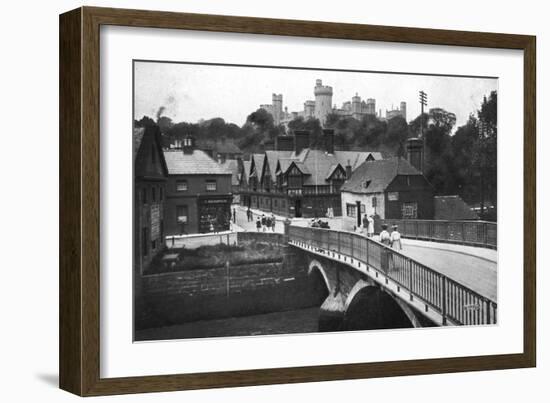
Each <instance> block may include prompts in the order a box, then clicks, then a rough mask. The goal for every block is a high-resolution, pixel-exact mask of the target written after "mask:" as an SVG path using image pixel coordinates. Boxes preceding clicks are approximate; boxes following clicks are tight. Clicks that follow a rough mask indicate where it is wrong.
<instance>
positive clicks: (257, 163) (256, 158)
mask: <svg viewBox="0 0 550 403" xmlns="http://www.w3.org/2000/svg"><path fill="white" fill-rule="evenodd" d="M250 160H251V161H252V162H254V168H255V169H256V175H257V176H258V177H260V175H261V174H262V169H263V168H264V154H252V156H251V159H250ZM250 169H252V164H250ZM249 176H250V175H249Z"/></svg>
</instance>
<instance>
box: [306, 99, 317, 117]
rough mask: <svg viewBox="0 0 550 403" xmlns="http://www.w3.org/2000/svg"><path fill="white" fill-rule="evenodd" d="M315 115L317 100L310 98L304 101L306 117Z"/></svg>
mask: <svg viewBox="0 0 550 403" xmlns="http://www.w3.org/2000/svg"><path fill="white" fill-rule="evenodd" d="M314 116H315V101H309V100H308V101H306V102H304V117H305V118H306V119H308V118H312V117H314Z"/></svg>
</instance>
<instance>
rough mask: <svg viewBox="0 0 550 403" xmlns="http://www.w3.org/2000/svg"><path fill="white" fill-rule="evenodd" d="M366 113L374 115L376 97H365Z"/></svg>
mask: <svg viewBox="0 0 550 403" xmlns="http://www.w3.org/2000/svg"><path fill="white" fill-rule="evenodd" d="M367 115H376V99H374V98H369V99H367Z"/></svg>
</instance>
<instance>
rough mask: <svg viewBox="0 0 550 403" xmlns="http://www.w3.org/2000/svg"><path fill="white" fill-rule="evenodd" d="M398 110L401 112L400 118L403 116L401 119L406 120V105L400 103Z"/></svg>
mask: <svg viewBox="0 0 550 403" xmlns="http://www.w3.org/2000/svg"><path fill="white" fill-rule="evenodd" d="M399 110H400V112H401V116H403V119H405V120H407V103H406V102H401V103H400V104H399Z"/></svg>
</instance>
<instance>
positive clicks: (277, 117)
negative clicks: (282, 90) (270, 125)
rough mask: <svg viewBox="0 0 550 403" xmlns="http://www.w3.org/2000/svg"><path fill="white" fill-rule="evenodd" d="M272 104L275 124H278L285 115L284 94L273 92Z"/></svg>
mask: <svg viewBox="0 0 550 403" xmlns="http://www.w3.org/2000/svg"><path fill="white" fill-rule="evenodd" d="M272 105H273V112H272V114H273V122H274V123H275V125H278V124H280V123H281V118H282V116H283V94H273V95H272Z"/></svg>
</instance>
